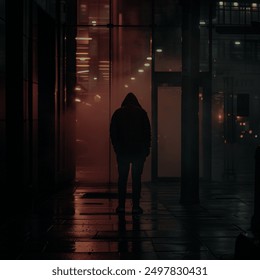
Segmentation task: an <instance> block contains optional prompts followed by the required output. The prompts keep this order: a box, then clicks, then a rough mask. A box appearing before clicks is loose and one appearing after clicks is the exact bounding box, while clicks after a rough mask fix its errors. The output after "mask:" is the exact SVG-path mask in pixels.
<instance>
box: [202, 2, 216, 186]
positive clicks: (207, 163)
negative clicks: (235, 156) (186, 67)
mask: <svg viewBox="0 0 260 280" xmlns="http://www.w3.org/2000/svg"><path fill="white" fill-rule="evenodd" d="M203 5H206V7H207V10H208V13H209V16H208V30H209V31H208V32H209V35H208V40H209V41H208V53H209V57H208V75H207V77H206V82H205V84H204V94H203V101H204V104H203V128H202V129H203V132H202V133H203V140H202V141H203V149H204V154H203V155H204V156H203V170H204V179H205V180H206V181H207V182H210V181H211V179H212V136H211V135H212V116H211V111H212V17H213V8H214V5H213V3H212V1H204V3H203Z"/></svg>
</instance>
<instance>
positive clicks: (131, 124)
mask: <svg viewBox="0 0 260 280" xmlns="http://www.w3.org/2000/svg"><path fill="white" fill-rule="evenodd" d="M110 138H111V142H112V145H113V148H114V151H115V153H116V154H117V156H127V157H134V158H136V157H143V158H145V157H147V156H148V155H149V153H150V146H151V126H150V121H149V118H148V116H147V113H146V111H145V110H144V109H143V108H142V107H141V105H140V103H139V102H138V99H137V98H136V96H135V95H134V94H133V93H131V92H130V93H128V94H127V95H126V97H125V99H124V100H123V102H122V104H121V107H120V108H119V109H117V110H116V111H115V112H114V114H113V116H112V118H111V123H110Z"/></svg>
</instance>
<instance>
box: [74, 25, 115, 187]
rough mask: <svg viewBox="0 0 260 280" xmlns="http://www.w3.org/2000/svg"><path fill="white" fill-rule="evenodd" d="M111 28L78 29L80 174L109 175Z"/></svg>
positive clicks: (88, 177) (99, 178)
mask: <svg viewBox="0 0 260 280" xmlns="http://www.w3.org/2000/svg"><path fill="white" fill-rule="evenodd" d="M108 35H109V30H108V29H107V28H94V27H92V28H79V29H78V34H77V51H76V71H77V85H76V88H75V92H76V96H75V101H76V104H77V149H78V157H77V177H78V179H80V178H81V176H83V177H84V180H87V181H88V182H97V181H99V182H108V178H109V80H110V62H109V36H108Z"/></svg>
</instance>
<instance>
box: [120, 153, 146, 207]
mask: <svg viewBox="0 0 260 280" xmlns="http://www.w3.org/2000/svg"><path fill="white" fill-rule="evenodd" d="M144 162H145V158H143V157H135V158H130V157H123V156H117V164H118V202H119V206H120V207H125V200H126V187H127V179H128V174H129V169H130V164H132V201H133V207H137V206H139V203H140V196H141V185H142V183H141V176H142V173H143V168H144Z"/></svg>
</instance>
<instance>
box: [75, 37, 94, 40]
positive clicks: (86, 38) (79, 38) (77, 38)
mask: <svg viewBox="0 0 260 280" xmlns="http://www.w3.org/2000/svg"><path fill="white" fill-rule="evenodd" d="M92 39H93V38H90V37H76V40H78V41H91V40H92Z"/></svg>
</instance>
